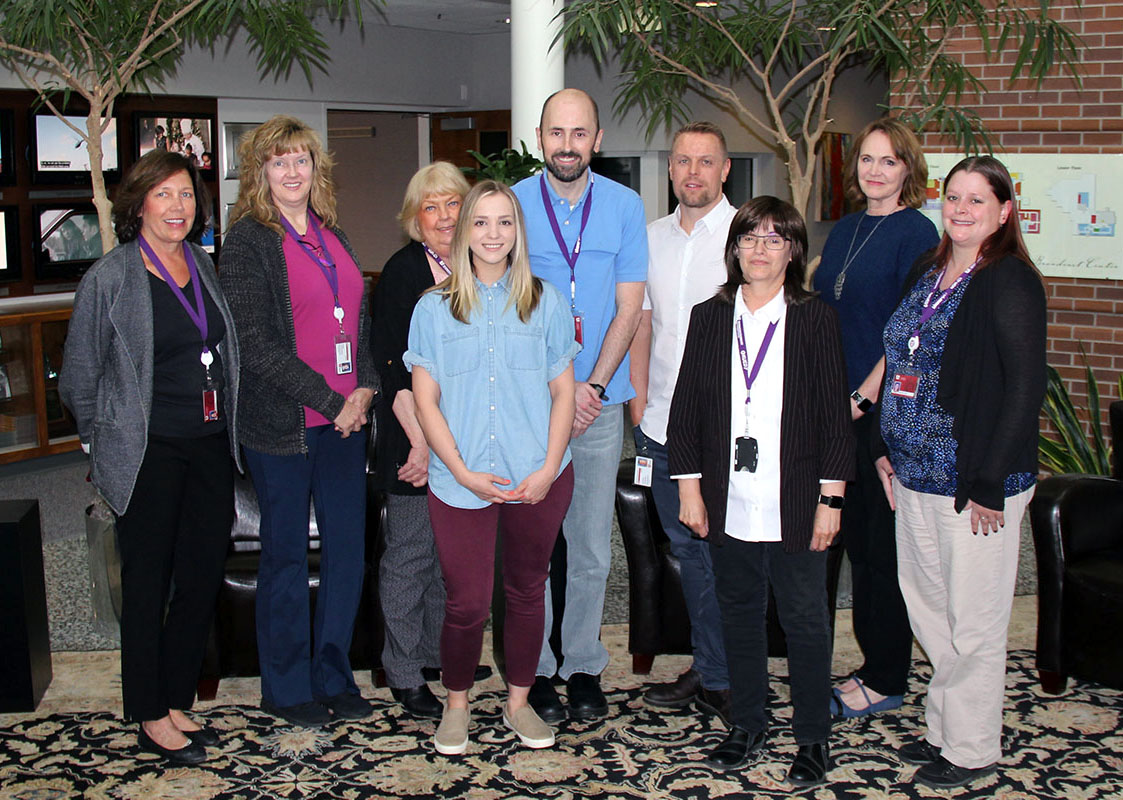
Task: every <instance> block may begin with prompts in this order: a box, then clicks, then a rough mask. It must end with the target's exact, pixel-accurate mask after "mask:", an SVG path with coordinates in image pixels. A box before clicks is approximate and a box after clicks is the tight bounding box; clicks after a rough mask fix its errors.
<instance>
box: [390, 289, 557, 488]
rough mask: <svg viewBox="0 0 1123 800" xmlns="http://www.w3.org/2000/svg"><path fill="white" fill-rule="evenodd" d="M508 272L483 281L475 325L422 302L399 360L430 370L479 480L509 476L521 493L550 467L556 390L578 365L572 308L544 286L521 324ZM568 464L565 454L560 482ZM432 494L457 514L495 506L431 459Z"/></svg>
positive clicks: (437, 302) (431, 300)
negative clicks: (529, 478)
mask: <svg viewBox="0 0 1123 800" xmlns="http://www.w3.org/2000/svg"><path fill="white" fill-rule="evenodd" d="M508 277H509V273H508V274H505V275H504V276H503V277H502V278H500V279H499V280H498V281H496V282H495V283H494V284H492V285H491V286H487V285H485V284H484V283H482V282H481V281H479V280H478V279H477V280H476V291H477V292H478V296H479V303H478V304H477V305H476V308H475V309H474V310H473V311H472V316H471V319H470V320H469V321H468V323H463V322H457V321H456V319H455V318H453V316H452V312H451V311H450V310H449V307H448V303H447V300H446V299H445V298H444V297H442V296H441V295H440V294H439V293H438V292H429V293H427V294H424V295H422V297H421V299H420V300H419V301H418V303H417V306H416V307H415V308H414V310H413V318H412V319H411V320H410V324H409V349H408V350H407V351H406V353H405V355H404V356H403V357H402V362H403V363H404V364H405V365H406V367H407V368H408V369H409V370H410V371H411V372H412V371H413V368H414V367H415V366H420V367H424V368H425V371H426V372H428V373H429V375H431V376H432V378H433V380H435V381H436V382H437V384H438V385H439V386H440V388H441V400H440V409H441V413H442V414H444V418H445V420H446V421H447V422H448V427H449V429H450V430H451V431H452V438H453V440H454V441H455V442H456V447H457V449H458V450H459V451H460V456H461V458H463V459H464V463H465V464H466V465H467V467H468V469H470V470H472V471H473V472H490V473H492V474H494V475H498V476H500V477H503V478H509V479H510V481H511V484H510V485H509V486H505V487H503V488H504V489H514V488H515V487H516V486H518V485H519V484H520V483H521V482H522V480H523V479H524V478H526V477H527V476H528V475H529V474H530V473H532V472H534V471H535V470H537V469H541V467H542V465H543V464H544V463H545V462H546V448H547V443H548V441H547V440H548V437H549V430H550V409H551V407H552V405H553V400H552V398H551V397H550V387H549V382H550V381H552V380H553V379H554V378H556V377H558V376H559V375H561V374H562V373H563V372H564V371H565V368H566V367H567V366H569V363H570V362H571V361H573V357H574V355H575V354H576V353H577V351H578V348H579V345H578V344H577V342H575V341H574V339H573V320H572V317H571V316H570V314H569V304H568V303H566V302H565V301H564V300H563V298H562V296H561V294H560V293H559V292H558V290H557V289H555V288H554V287H553V286H551V285H550V284H549V283H546V282H545V281H543V283H542V296H541V298H540V299H539V301H538V307H537V308H535V309H534V312H533V313H532V314H531V315H530V320H529V321H528V322H525V323H524V322H522V321H521V320H520V319H519V315H518V312H516V311H515V307H514V305H513V304H512V305H508V303H507V301H508V298H509V297H510V293H509V291H508V286H507V280H508ZM569 461H570V454H569V447H566V449H565V455H564V457H563V458H562V463H561V467H559V469H558V474H561V471H562V470H564V469H565V468H566V466H567V465H568V464H569ZM429 488H430V489H431V490H432V492H433V494H435V495H436V496H437V498H438V499H440V500H441V502H443V503H446V504H447V505H450V506H454V507H456V508H485V507H487V505H488V503H487V502H485V501H484V500H481V499H480V498H479V497H477V496H476V495H475V494H474V493H473V492H471V491H469V490H468V489H466V488H465V487H463V486H461V485H460V484H459V483H457V482H456V479H455V478H453V477H452V472H451V471H450V470H449V468H448V467H447V466H445V464H444V463H443V462H442V461H441V460H440V459H439V458H438V457H437V455H436V454H435V453H431V458H430V459H429Z"/></svg>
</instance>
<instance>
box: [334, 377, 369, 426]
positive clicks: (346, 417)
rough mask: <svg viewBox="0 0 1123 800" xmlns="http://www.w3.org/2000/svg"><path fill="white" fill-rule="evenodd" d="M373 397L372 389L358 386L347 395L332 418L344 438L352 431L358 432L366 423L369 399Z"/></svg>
mask: <svg viewBox="0 0 1123 800" xmlns="http://www.w3.org/2000/svg"><path fill="white" fill-rule="evenodd" d="M373 398H374V391H373V390H372V389H365V388H363V387H359V388H358V389H356V390H355V391H353V392H351V394H349V395H347V399H346V400H345V401H344V402H343V408H342V410H341V411H340V412H339V413H338V414H336V416H335V419H334V420H332V423H333V424H334V425H335V429H336V430H337V431H339V433H340V435H341V436H342V437H343V438H344V439H346V438H347V437H348V436H350V435H351V434H352V433H358V432H359V431H361V430H362V429H363V426H364V425H366V424H367V411H368V410H369V409H370V401H371V400H372V399H373Z"/></svg>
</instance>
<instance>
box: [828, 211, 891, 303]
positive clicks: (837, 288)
mask: <svg viewBox="0 0 1123 800" xmlns="http://www.w3.org/2000/svg"><path fill="white" fill-rule="evenodd" d="M867 216H868V215H867V214H866V212H864V211H863V212H862V219H860V220H858V224H857V225H855V226H854V235H853V236H851V237H850V247H849V248H848V249H847V251H846V259H845V260H844V261H843V262H842V272H840V273H838V277H837V278H835V279H834V299H835V300H841V299H842V284H844V283H846V270H848V269H850V265H851V264H853V263H854V259H856V258H857V257H858V253H860V252H862V248H863V247H865V246H866V242H868V241H869V240H870V238H871V237H872V236H873V235H874V234H875V233H876V232H877V229H878V228H880V227H881V223H883V222H885V220H886V219H888V218H889V216H890V215H889V214H886V215H885V216H883V217H882V218H881V219H879V220H878V221H877V224H876V225H874V226H873V230H872V231H870V232H869V233H868V234H866V238H865V239H863V240H862V243H861V244H860V245H858V249H857V250H855V249H854V242H855V241H857V239H858V229H859V228H861V227H862V220H864V219H865V218H866V217H867Z"/></svg>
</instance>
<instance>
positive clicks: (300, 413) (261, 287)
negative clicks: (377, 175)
mask: <svg viewBox="0 0 1123 800" xmlns="http://www.w3.org/2000/svg"><path fill="white" fill-rule="evenodd" d="M331 230H332V232H333V233H334V234H335V235H336V236H338V237H339V241H340V242H342V243H343V246H344V247H345V248H346V249H347V252H348V253H350V254H351V258H353V259H355V263H356V264H358V263H359V260H358V258H356V257H355V251H354V250H352V249H351V243H350V242H349V241H347V237H346V236H344V235H343V231H341V230H339V229H338V228H332V229H331ZM218 274H219V280H220V281H221V282H222V289H223V292H224V293H225V294H226V300H227V302H228V303H229V304H230V310H231V312H232V313H233V315H234V322H235V324H236V325H237V326H238V338H239V342H240V344H241V354H242V359H241V370H242V372H241V381H240V394H239V397H238V412H239V417H238V440H239V441H240V442H241V443H242V444H243V445H245V446H246V447H249V448H251V449H252V450H256V451H258V452H260V453H268V454H270V455H296V454H298V453H305V452H307V451H308V445H307V442H306V440H305V436H304V406H308V407H309V408H314V409H315V410H316V411H318V412H320V413H321V414H323V415H324V416H325V417H327V418H328V419H335V418H336V417H337V416H338V415H339V412H340V411H342V410H343V404H344V402H346V400H347V398H345V397H344V396H343V395H341V394H340V393H339V392H337V391H335V390H334V389H332V388H331V387H330V386H328V383H327V381H326V380H325V379H324V376H323V375H321V374H320V373H319V372H317V371H316V370H314V369H312V367H310V366H308V365H307V364H305V363H304V362H303V361H301V360H300V358H299V357H298V356H297V354H296V328H295V326H294V324H293V318H292V299H291V296H290V294H289V279H288V269H287V267H286V265H285V253H284V239H283V237H282V236H281V235H280V234H279V233H276V232H275V231H273V230H271V229H270V228H268V227H266V226H265V225H262V224H261V223H260V222H258V221H257V220H254V219H251V218H249V217H244V218H242V219H240V220H238V222H236V223H235V224H234V225H233V226H232V227H231V228H230V231H229V232H228V233H227V234H226V237H225V238H224V239H223V241H222V254H221V256H220V257H219V262H218ZM367 295H368V292H367V291H366V290H365V289H364V291H363V299H362V303H361V305H360V311H359V335H358V341H357V342H356V350H357V352H356V355H355V372H356V378H357V379H358V384H357V385H358V386H360V387H365V388H368V389H373V390H375V391H376V392H377V391H378V388H379V381H378V373H377V372H376V371H375V369H374V362H373V361H372V360H371V355H370V330H369V329H370V312H369V310H368V305H367V303H368V297H367ZM372 410H373V409H372Z"/></svg>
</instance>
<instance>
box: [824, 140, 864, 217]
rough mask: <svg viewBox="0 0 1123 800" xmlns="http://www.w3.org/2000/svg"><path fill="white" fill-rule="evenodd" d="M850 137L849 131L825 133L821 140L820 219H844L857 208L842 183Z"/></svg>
mask: <svg viewBox="0 0 1123 800" xmlns="http://www.w3.org/2000/svg"><path fill="white" fill-rule="evenodd" d="M850 139H851V136H850V134H849V133H824V134H823V138H822V140H821V141H820V142H819V219H820V220H822V221H824V222H827V221H831V220H837V219H842V218H843V217H844V216H846V215H847V214H849V213H850V212H851V211H855V210H856V209H855V208H854V204H853V203H851V202H850V201H849V200H847V199H846V192H845V191H843V185H842V184H843V181H842V172H843V167H844V166H845V164H846V151H847V150H848V149H850Z"/></svg>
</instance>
